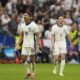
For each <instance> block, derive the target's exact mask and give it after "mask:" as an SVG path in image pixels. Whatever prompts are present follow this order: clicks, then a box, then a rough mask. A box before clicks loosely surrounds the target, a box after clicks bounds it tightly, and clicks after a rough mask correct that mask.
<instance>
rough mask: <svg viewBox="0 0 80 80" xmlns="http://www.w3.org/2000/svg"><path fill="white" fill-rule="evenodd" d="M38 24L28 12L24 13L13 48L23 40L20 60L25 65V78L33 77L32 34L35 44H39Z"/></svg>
mask: <svg viewBox="0 0 80 80" xmlns="http://www.w3.org/2000/svg"><path fill="white" fill-rule="evenodd" d="M38 32H39V30H38V26H37V24H36V23H35V22H33V21H31V17H30V15H29V14H27V13H25V14H24V23H22V24H21V32H20V39H19V42H18V44H16V46H15V49H18V48H19V45H20V44H21V42H22V41H23V45H22V53H21V55H22V61H23V62H24V66H25V67H26V70H27V71H26V75H25V79H27V78H28V77H31V78H32V79H34V78H35V49H34V45H35V42H34V34H35V40H36V46H39V37H38V35H39V34H38Z"/></svg>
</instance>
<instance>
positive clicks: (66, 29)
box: [65, 26, 69, 34]
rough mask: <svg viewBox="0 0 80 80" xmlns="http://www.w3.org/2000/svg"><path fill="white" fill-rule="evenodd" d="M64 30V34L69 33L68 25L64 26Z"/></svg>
mask: <svg viewBox="0 0 80 80" xmlns="http://www.w3.org/2000/svg"><path fill="white" fill-rule="evenodd" d="M65 31H66V34H69V28H68V26H66V28H65Z"/></svg>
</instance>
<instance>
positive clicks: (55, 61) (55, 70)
mask: <svg viewBox="0 0 80 80" xmlns="http://www.w3.org/2000/svg"><path fill="white" fill-rule="evenodd" d="M58 58H59V48H58V46H57V45H55V48H54V51H53V60H54V69H53V74H56V73H57V68H58Z"/></svg>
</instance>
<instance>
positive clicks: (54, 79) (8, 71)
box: [0, 64, 80, 80]
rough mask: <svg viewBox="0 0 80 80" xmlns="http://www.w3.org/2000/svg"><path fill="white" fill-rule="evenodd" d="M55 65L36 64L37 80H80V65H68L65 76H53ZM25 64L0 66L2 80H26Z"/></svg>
mask: <svg viewBox="0 0 80 80" xmlns="http://www.w3.org/2000/svg"><path fill="white" fill-rule="evenodd" d="M53 66H54V65H53V64H36V80H80V64H66V66H65V70H64V74H65V75H64V76H63V77H60V76H59V71H58V73H57V74H56V75H53V73H52V70H53ZM24 74H25V68H24V66H23V64H0V80H24ZM28 80H30V79H28Z"/></svg>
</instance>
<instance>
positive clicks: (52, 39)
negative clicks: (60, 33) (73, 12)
mask: <svg viewBox="0 0 80 80" xmlns="http://www.w3.org/2000/svg"><path fill="white" fill-rule="evenodd" d="M50 40H51V43H52V48H54V34H51V36H50Z"/></svg>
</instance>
